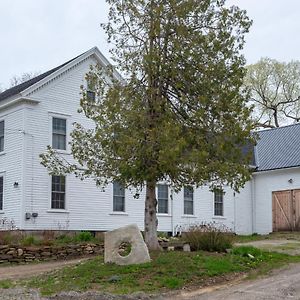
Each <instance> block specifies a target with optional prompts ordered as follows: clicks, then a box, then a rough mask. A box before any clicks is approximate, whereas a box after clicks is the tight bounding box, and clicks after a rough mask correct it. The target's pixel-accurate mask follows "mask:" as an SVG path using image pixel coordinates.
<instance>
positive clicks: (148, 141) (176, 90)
mask: <svg viewBox="0 0 300 300" xmlns="http://www.w3.org/2000/svg"><path fill="white" fill-rule="evenodd" d="M107 2H108V3H109V4H110V11H109V22H108V24H104V25H103V27H104V29H105V30H106V32H107V34H108V39H109V42H112V43H114V45H115V48H114V50H113V51H112V54H113V56H114V59H115V62H116V64H117V66H118V67H119V69H120V70H121V71H122V73H123V74H124V78H125V79H124V80H122V81H119V80H116V79H114V77H113V76H112V74H113V71H112V70H111V69H110V68H101V67H98V68H92V69H91V72H89V74H87V80H88V81H89V83H90V84H92V85H93V86H94V90H95V91H96V100H95V102H93V101H91V98H90V97H89V96H88V93H87V91H86V90H85V88H84V87H83V88H82V99H81V111H82V112H83V113H84V114H85V116H87V117H88V118H90V119H92V120H93V121H94V122H95V128H93V129H86V128H84V127H83V126H81V125H80V124H75V129H74V131H73V133H72V138H73V139H72V142H71V146H72V153H73V156H74V158H75V160H76V163H70V162H66V160H64V159H62V158H61V157H59V156H58V155H57V154H56V152H55V151H54V150H53V149H51V148H50V147H49V150H48V152H47V153H45V154H43V155H42V156H41V157H42V163H43V164H44V165H45V166H46V167H47V168H48V170H49V172H50V173H52V174H61V173H68V172H74V173H75V174H76V175H77V176H79V177H81V178H85V177H93V178H95V180H96V182H97V184H98V185H105V184H107V183H108V182H110V181H119V182H121V183H122V184H123V185H125V186H126V187H129V186H132V187H136V188H137V189H138V190H140V189H141V188H143V187H144V186H145V187H146V198H145V222H144V230H145V241H146V243H147V245H148V247H149V248H150V249H158V248H159V244H158V240H157V217H156V207H157V200H156V195H155V187H156V184H157V182H159V181H166V182H168V183H169V184H170V186H172V188H174V189H175V190H176V191H177V190H179V189H180V188H182V187H183V186H185V185H195V186H199V185H203V184H209V185H210V186H211V188H214V187H219V186H220V185H222V184H225V183H226V184H229V185H230V186H231V187H232V188H234V189H235V190H238V189H239V188H240V187H241V186H242V185H243V184H244V183H245V181H246V180H248V179H249V176H250V173H249V170H248V167H247V165H248V160H247V159H246V157H243V156H242V155H241V151H240V147H239V146H242V145H243V144H245V143H246V140H247V139H250V138H249V137H250V130H251V129H252V125H253V123H252V121H251V120H250V118H249V115H250V110H249V109H248V108H247V107H246V99H247V95H246V94H245V93H243V92H242V93H241V92H240V91H241V85H242V83H243V76H244V73H245V70H244V63H245V60H244V58H243V56H241V55H240V50H241V49H242V47H243V44H244V34H245V33H246V32H248V29H249V26H250V25H251V21H250V20H249V19H248V17H247V16H246V13H245V11H242V10H240V9H239V8H237V7H230V8H228V7H225V5H224V4H225V1H222V0H221V1H220V0H203V1H198V0H180V1H178V0H147V1H146V0H126V1H121V0H107Z"/></svg>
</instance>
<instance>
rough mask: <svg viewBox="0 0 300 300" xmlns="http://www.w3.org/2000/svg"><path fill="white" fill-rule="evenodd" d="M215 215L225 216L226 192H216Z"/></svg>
mask: <svg viewBox="0 0 300 300" xmlns="http://www.w3.org/2000/svg"><path fill="white" fill-rule="evenodd" d="M214 214H215V216H224V191H223V190H221V189H217V190H215V191H214Z"/></svg>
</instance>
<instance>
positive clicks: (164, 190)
mask: <svg viewBox="0 0 300 300" xmlns="http://www.w3.org/2000/svg"><path fill="white" fill-rule="evenodd" d="M168 199H169V195H168V186H167V185H166V184H159V185H157V201H158V207H157V212H158V213H160V214H167V213H168Z"/></svg>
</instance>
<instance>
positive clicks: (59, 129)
mask: <svg viewBox="0 0 300 300" xmlns="http://www.w3.org/2000/svg"><path fill="white" fill-rule="evenodd" d="M66 146H67V120H66V119H60V118H55V117H53V118H52V148H53V149H59V150H66Z"/></svg>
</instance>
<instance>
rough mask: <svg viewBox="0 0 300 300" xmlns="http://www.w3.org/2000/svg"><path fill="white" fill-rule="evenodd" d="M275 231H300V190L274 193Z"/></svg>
mask: <svg viewBox="0 0 300 300" xmlns="http://www.w3.org/2000/svg"><path fill="white" fill-rule="evenodd" d="M272 198H273V199H272V202H273V203H272V207H273V212H272V214H273V231H294V230H300V190H287V191H278V192H273V193H272Z"/></svg>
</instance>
